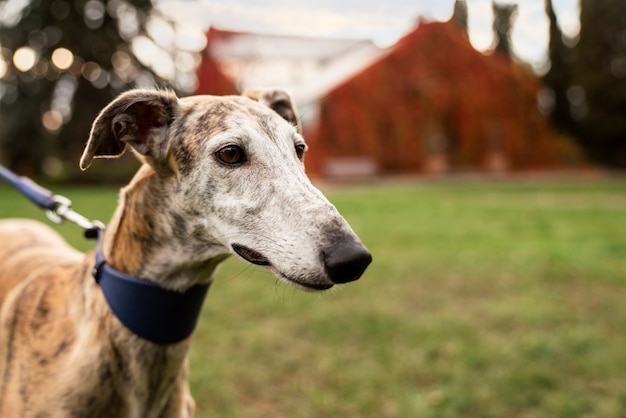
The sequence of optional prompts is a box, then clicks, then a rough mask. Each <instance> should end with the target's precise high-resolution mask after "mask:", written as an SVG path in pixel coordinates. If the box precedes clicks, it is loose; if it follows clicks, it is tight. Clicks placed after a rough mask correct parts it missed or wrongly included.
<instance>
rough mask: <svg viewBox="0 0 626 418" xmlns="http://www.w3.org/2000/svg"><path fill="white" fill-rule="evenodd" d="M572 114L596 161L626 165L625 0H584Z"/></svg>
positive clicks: (572, 95) (581, 136) (583, 139)
mask: <svg viewBox="0 0 626 418" xmlns="http://www.w3.org/2000/svg"><path fill="white" fill-rule="evenodd" d="M575 49H576V56H577V66H576V71H575V84H574V85H573V86H572V87H570V90H569V93H570V94H569V100H570V107H571V109H572V115H573V117H574V118H575V119H576V121H577V123H578V126H579V127H580V133H581V135H580V138H581V140H582V143H583V145H584V146H586V148H587V149H588V150H589V151H590V152H591V154H592V156H593V157H595V158H596V159H597V160H598V161H601V162H603V163H606V164H609V165H611V166H615V167H626V0H581V10H580V39H579V41H578V44H577V45H576V48H575Z"/></svg>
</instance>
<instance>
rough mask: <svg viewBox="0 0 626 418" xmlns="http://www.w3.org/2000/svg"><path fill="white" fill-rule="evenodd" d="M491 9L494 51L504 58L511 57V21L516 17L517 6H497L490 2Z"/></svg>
mask: <svg viewBox="0 0 626 418" xmlns="http://www.w3.org/2000/svg"><path fill="white" fill-rule="evenodd" d="M491 6H492V8H493V32H494V35H495V48H494V49H495V51H496V52H497V53H500V54H503V55H504V56H507V57H511V56H512V55H513V48H512V47H511V32H512V30H513V21H514V20H515V17H516V16H517V4H498V3H496V2H495V1H492V3H491Z"/></svg>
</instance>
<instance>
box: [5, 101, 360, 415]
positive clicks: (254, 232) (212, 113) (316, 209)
mask: <svg viewBox="0 0 626 418" xmlns="http://www.w3.org/2000/svg"><path fill="white" fill-rule="evenodd" d="M306 147H307V145H306V144H305V142H304V140H303V138H302V136H301V132H299V121H298V113H297V110H296V109H295V106H294V105H293V101H292V100H291V98H290V96H289V95H288V94H287V93H286V92H284V91H282V90H277V89H255V90H250V91H248V92H244V94H243V95H241V96H191V97H186V98H182V99H179V98H178V97H177V96H176V95H175V94H174V93H173V92H170V91H161V90H141V89H139V90H131V91H129V92H126V93H123V94H122V95H120V96H119V97H118V98H117V99H115V100H114V101H112V102H111V103H110V104H109V105H108V106H107V107H105V108H104V109H103V110H102V111H101V113H100V114H99V115H98V116H97V118H96V120H95V122H94V124H93V126H92V130H91V133H90V136H89V139H88V141H87V144H86V147H85V150H84V152H83V155H82V157H81V159H80V167H81V169H83V170H85V169H87V168H88V167H89V166H90V165H91V164H92V162H93V160H94V159H95V158H115V157H118V156H120V155H121V154H123V153H124V152H125V150H126V149H127V148H130V149H131V150H132V151H133V152H134V153H135V154H136V155H137V157H138V158H139V159H140V161H141V162H142V165H141V167H140V168H139V170H138V172H137V173H136V175H135V176H134V177H133V179H132V180H131V182H130V183H129V184H128V185H127V186H125V187H124V188H123V189H122V190H121V193H120V201H119V204H118V206H117V208H116V210H115V212H114V214H113V216H112V219H111V221H110V222H109V224H108V226H107V227H106V229H105V230H104V232H103V234H102V237H101V242H100V252H101V254H102V257H103V258H104V260H106V263H108V265H109V266H110V267H111V268H112V269H115V270H116V271H119V272H121V273H122V274H126V275H129V276H132V277H136V278H140V279H141V280H144V281H147V282H148V283H150V284H151V286H153V287H158V288H160V289H161V288H162V289H165V290H166V291H168V292H171V293H181V294H182V293H183V292H186V291H187V290H189V289H192V288H194V286H206V285H208V284H209V283H210V282H211V281H212V277H213V274H214V272H215V269H216V268H217V266H218V265H219V264H220V262H222V261H223V260H224V259H225V258H227V257H228V256H229V255H231V254H237V255H238V256H239V257H241V258H243V259H244V260H246V261H248V262H250V263H252V264H255V265H259V266H263V267H264V268H267V269H269V270H270V271H271V272H272V273H273V274H274V275H275V277H276V278H277V279H278V280H279V281H282V282H285V283H288V284H290V285H293V286H295V287H297V288H300V289H303V290H307V291H322V290H326V289H329V288H331V287H332V286H334V285H336V284H341V283H346V282H349V281H353V280H356V279H358V278H359V277H360V276H361V275H362V274H363V272H364V271H365V269H366V268H367V266H368V265H369V264H370V262H371V260H372V257H371V254H370V253H369V251H368V250H367V248H366V247H365V246H364V245H363V243H362V242H361V241H360V240H359V238H358V237H357V236H356V235H355V233H354V232H353V231H352V229H351V228H350V226H349V225H348V224H347V222H346V221H345V220H344V218H343V217H342V216H341V215H340V214H339V213H338V211H337V210H336V209H335V207H334V206H333V205H332V204H331V203H330V202H329V201H328V200H327V199H326V198H325V197H324V196H323V195H322V193H321V192H320V191H318V190H317V189H316V188H315V187H314V186H313V185H312V184H311V182H310V181H309V180H308V178H307V177H306V175H305V171H304V163H303V160H304V153H305V150H306ZM0 242H1V243H2V244H1V245H0V416H1V417H3V418H13V417H16V418H17V417H19V418H25V417H39V418H41V417H55V418H56V417H92V418H94V417H103V418H104V417H106V418H110V417H116V418H119V417H128V418H131V417H132V418H156V417H162V418H171V417H176V418H182V417H191V416H193V414H194V409H195V404H194V401H193V399H192V397H191V395H190V390H189V384H188V366H187V364H188V360H187V352H188V349H189V346H190V337H185V338H184V339H182V340H181V341H176V342H169V343H162V342H154V341H151V340H147V339H145V338H143V337H142V336H139V335H137V333H135V332H133V331H132V330H131V329H129V328H128V327H127V326H126V325H125V324H124V323H123V322H122V320H121V319H120V318H118V316H117V315H116V313H115V312H113V310H112V308H111V306H110V303H109V301H108V299H107V297H105V295H103V289H102V288H101V286H100V284H99V283H98V282H96V280H94V278H93V276H92V273H93V270H94V268H95V269H96V270H98V268H99V267H98V266H97V265H96V255H95V252H94V251H91V252H89V253H87V254H82V253H80V252H78V251H77V250H75V249H74V248H72V247H70V246H69V245H68V244H67V243H66V242H65V241H64V240H63V239H62V238H61V237H60V236H58V235H57V234H56V233H55V232H54V231H53V230H52V229H50V228H48V227H47V226H45V225H43V224H41V223H38V222H35V221H30V220H17V219H10V220H4V221H1V222H0Z"/></svg>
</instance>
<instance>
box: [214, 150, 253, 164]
mask: <svg viewBox="0 0 626 418" xmlns="http://www.w3.org/2000/svg"><path fill="white" fill-rule="evenodd" d="M215 156H216V157H217V159H218V160H219V161H220V162H222V163H224V164H227V165H239V164H243V163H244V162H245V161H246V154H245V153H244V152H243V150H242V149H241V148H240V147H238V146H236V145H228V146H226V147H224V148H220V149H219V150H218V151H217V152H216V153H215Z"/></svg>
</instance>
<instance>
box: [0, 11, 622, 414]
mask: <svg viewBox="0 0 626 418" xmlns="http://www.w3.org/2000/svg"><path fill="white" fill-rule="evenodd" d="M262 86H278V87H282V88H285V89H288V90H289V91H290V92H291V93H292V94H293V96H294V98H295V100H296V102H297V103H298V105H299V109H300V114H301V118H302V122H303V126H304V131H305V138H306V140H307V142H308V144H309V147H310V149H309V151H308V152H307V155H306V165H307V172H308V173H309V175H310V176H311V177H312V178H313V179H314V181H315V182H316V184H317V185H319V186H320V187H321V188H322V190H323V191H324V192H325V194H326V195H327V196H328V197H329V198H330V200H331V201H332V202H333V203H334V204H335V205H336V206H337V207H338V209H339V210H340V211H341V213H342V214H343V215H344V216H345V217H346V218H347V219H348V221H349V222H350V224H351V225H352V226H353V227H354V229H355V230H356V232H357V233H358V234H359V235H360V236H361V238H362V239H363V241H364V242H365V243H366V244H367V245H368V247H369V248H370V250H371V251H372V253H373V255H374V263H373V264H372V266H371V267H370V268H369V269H368V271H367V272H366V274H365V276H364V277H363V278H362V279H361V280H360V281H358V282H355V283H352V284H350V285H347V286H345V288H343V289H339V290H336V291H333V292H329V293H326V294H325V295H324V296H319V297H318V296H315V295H310V294H301V293H298V292H295V291H292V290H291V289H289V288H286V287H284V286H282V285H280V284H275V285H274V286H272V285H271V283H272V279H271V277H270V275H269V273H267V272H265V271H264V270H263V269H261V268H258V267H251V266H248V265H245V264H243V263H241V262H238V261H237V260H229V261H228V262H226V263H225V265H224V267H223V268H222V269H221V270H220V271H219V272H218V277H217V283H216V285H215V286H214V287H213V288H212V290H211V293H210V295H209V296H208V299H207V303H206V304H205V307H204V312H203V316H204V318H203V320H201V321H200V325H199V328H198V331H197V333H196V335H195V337H194V339H195V343H194V345H193V348H192V352H191V365H192V371H191V383H192V392H193V394H194V397H195V398H196V400H197V401H198V409H199V414H198V415H199V416H201V417H208V416H213V417H214V416H219V417H270V416H271V417H484V418H486V417H567V418H571V417H602V418H605V417H626V371H625V370H624V367H623V365H625V364H626V335H625V334H624V329H626V309H625V307H624V306H625V305H624V302H623V300H624V297H623V295H624V294H626V280H625V278H626V222H625V220H626V181H624V179H625V177H624V175H623V170H624V168H626V0H580V1H579V0H525V1H519V2H517V3H514V2H513V1H504V0H502V1H491V0H466V1H462V0H456V1H455V0H447V1H434V0H432V1H430V0H413V1H406V0H389V1H385V2H380V1H373V0H372V1H371V0H360V1H352V0H349V1H342V2H337V1H328V0H316V1H308V0H268V1H264V2H255V1H250V0H232V1H230V0H229V1H210V0H198V1H191V0H187V1H182V0H153V1H150V0H138V1H124V0H108V1H105V0H32V1H29V0H4V1H0V163H1V164H3V165H6V166H8V167H10V168H12V169H13V170H15V171H17V172H18V173H20V174H22V175H28V176H33V177H35V178H36V179H38V180H40V181H43V182H44V183H51V182H54V183H55V191H58V192H59V193H60V194H65V195H67V196H69V197H71V198H72V200H73V201H74V207H75V208H76V209H77V210H78V211H80V212H82V213H84V214H85V215H86V216H88V217H89V218H100V219H102V220H105V221H106V220H107V219H109V217H110V216H111V213H112V212H113V210H114V207H115V204H116V194H117V188H118V187H119V184H121V183H124V182H127V181H128V180H129V179H130V177H131V176H132V174H133V172H134V171H135V170H136V168H137V162H136V161H135V160H134V158H133V157H132V155H131V156H125V157H123V158H120V159H118V160H110V161H101V162H97V163H95V164H94V165H93V167H91V168H90V169H89V170H88V171H86V172H84V173H81V172H80V171H79V170H78V163H77V162H78V159H79V156H80V154H81V152H82V148H83V146H84V143H85V141H86V138H87V136H88V133H89V130H90V126H91V123H92V121H93V120H94V118H95V116H96V115H97V113H98V112H99V111H100V109H102V108H103V107H104V106H105V105H106V104H107V103H108V102H109V101H111V100H112V99H113V98H114V97H115V96H116V95H118V94H119V93H120V92H122V91H125V90H127V89H129V88H133V87H157V88H170V89H174V90H175V91H176V92H177V93H178V94H179V95H181V96H184V95H191V94H217V95H224V94H238V93H239V92H241V91H242V90H244V89H245V88H247V87H262ZM0 216H1V217H9V216H26V217H33V218H38V219H43V216H42V214H41V213H40V212H38V210H37V209H35V208H32V207H31V204H30V203H29V202H27V201H26V200H25V199H23V198H22V197H21V196H19V195H17V193H15V192H14V191H13V190H11V189H10V188H9V187H8V186H5V185H0ZM57 229H58V230H59V231H60V232H61V233H62V234H63V235H65V236H66V237H67V238H68V239H69V240H70V242H71V243H72V244H74V245H75V246H77V247H78V248H81V249H83V250H87V249H89V248H90V245H91V243H89V242H86V241H84V240H83V239H82V237H81V234H80V231H77V230H75V229H73V228H72V227H58V228H57Z"/></svg>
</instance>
